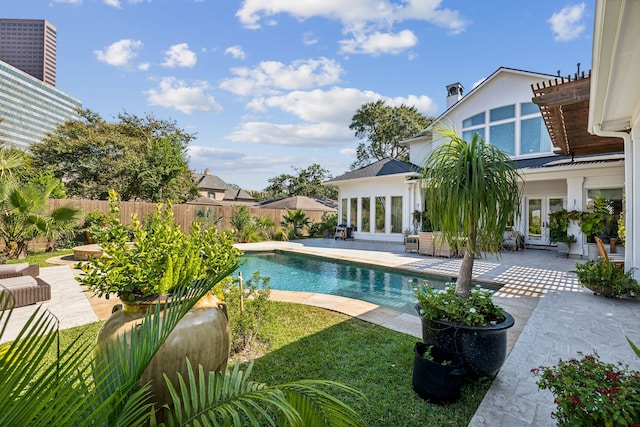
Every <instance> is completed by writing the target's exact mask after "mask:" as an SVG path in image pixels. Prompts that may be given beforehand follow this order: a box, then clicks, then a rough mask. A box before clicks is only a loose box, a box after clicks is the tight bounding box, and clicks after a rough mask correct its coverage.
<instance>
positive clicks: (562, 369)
mask: <svg viewBox="0 0 640 427" xmlns="http://www.w3.org/2000/svg"><path fill="white" fill-rule="evenodd" d="M578 354H579V355H580V356H581V358H580V359H575V358H572V359H569V360H562V359H560V361H559V362H558V364H557V365H555V366H552V367H549V366H541V367H539V368H534V369H532V370H531V372H532V373H533V374H534V375H536V376H538V377H540V379H539V380H538V381H537V384H538V387H539V388H540V389H548V390H550V391H551V392H552V393H553V395H554V396H555V400H554V403H555V404H556V406H557V410H556V411H555V412H552V414H551V416H552V417H553V418H555V419H556V420H557V421H558V424H559V425H572V426H593V425H602V426H614V425H615V426H638V423H637V422H638V419H639V418H638V417H639V416H640V393H638V390H640V372H638V371H632V370H629V367H628V366H627V365H623V364H620V363H618V364H616V365H614V364H611V363H605V362H602V361H601V360H600V357H599V356H598V353H596V352H594V353H593V354H592V355H583V354H582V353H580V352H579V353H578Z"/></svg>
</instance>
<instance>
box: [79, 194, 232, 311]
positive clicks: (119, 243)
mask: <svg viewBox="0 0 640 427" xmlns="http://www.w3.org/2000/svg"><path fill="white" fill-rule="evenodd" d="M110 205H111V212H112V213H114V212H116V213H117V211H118V209H117V198H115V197H114V198H112V199H111V202H110ZM128 231H129V229H128V228H127V227H125V226H124V225H123V224H121V223H120V221H119V220H118V219H117V216H115V215H113V216H112V217H111V218H110V224H108V225H107V227H106V228H105V230H104V233H103V234H102V237H103V238H104V239H105V240H102V241H99V243H100V245H101V246H102V249H103V251H104V252H105V254H107V255H106V256H103V257H101V258H93V259H90V260H89V261H88V262H87V263H85V264H84V265H83V267H82V269H83V271H84V273H85V274H84V275H83V276H81V277H79V278H78V279H77V280H78V281H80V283H82V284H83V285H85V286H87V287H88V288H89V289H90V290H92V291H93V292H95V293H96V294H97V295H98V296H104V297H106V298H109V295H110V294H112V293H115V294H117V295H118V296H119V297H120V298H122V299H126V300H134V299H136V298H144V297H150V296H157V295H162V294H167V293H171V292H172V290H173V289H174V288H175V287H176V286H177V285H178V284H180V283H185V282H187V283H192V282H194V281H196V280H199V279H204V278H207V277H212V276H215V275H217V274H219V273H220V272H221V271H222V269H223V268H226V267H227V266H229V265H231V264H232V263H235V262H237V258H238V256H239V253H240V252H239V251H238V250H237V249H235V248H234V247H233V242H232V241H231V239H229V238H228V237H227V236H226V234H224V233H219V232H218V231H217V230H216V229H214V228H210V229H207V230H201V229H200V226H199V224H198V223H193V225H192V227H191V230H190V232H189V233H188V234H186V233H184V232H183V231H182V230H181V229H180V226H179V225H178V224H177V223H176V221H175V219H174V217H173V211H172V209H171V204H168V205H166V206H165V207H164V208H162V205H160V204H158V205H157V207H156V211H155V212H154V213H153V214H151V215H150V216H148V217H147V218H146V219H145V221H144V225H143V223H141V222H140V221H138V219H137V217H136V215H135V214H134V215H133V216H132V227H131V233H132V236H133V241H129V233H128Z"/></svg>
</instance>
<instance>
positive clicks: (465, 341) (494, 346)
mask: <svg viewBox="0 0 640 427" xmlns="http://www.w3.org/2000/svg"><path fill="white" fill-rule="evenodd" d="M416 311H417V312H418V316H420V319H421V320H422V339H423V341H424V343H425V344H427V345H433V346H434V347H438V348H441V349H444V350H446V351H450V352H453V353H460V354H461V356H462V359H463V360H464V363H465V367H466V368H467V370H469V371H470V372H472V373H475V374H477V375H480V376H494V375H496V374H497V373H498V371H499V370H500V368H501V367H502V365H503V363H504V361H505V359H506V357H507V330H508V329H509V328H511V327H512V326H513V325H514V320H513V317H512V316H511V315H510V314H509V313H507V312H506V311H505V312H503V313H504V316H505V320H504V321H503V322H501V323H497V324H495V325H488V326H467V325H463V324H459V323H452V322H445V321H441V320H432V319H426V318H424V317H423V316H422V314H421V311H420V303H418V304H416Z"/></svg>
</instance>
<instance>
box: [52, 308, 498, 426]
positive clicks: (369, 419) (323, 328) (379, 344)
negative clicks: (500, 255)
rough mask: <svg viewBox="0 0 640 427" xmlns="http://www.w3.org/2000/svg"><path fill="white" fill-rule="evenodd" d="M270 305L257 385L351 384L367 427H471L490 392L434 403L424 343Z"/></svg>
mask: <svg viewBox="0 0 640 427" xmlns="http://www.w3.org/2000/svg"><path fill="white" fill-rule="evenodd" d="M270 304H271V307H270V309H271V310H272V312H273V317H272V318H271V319H270V320H269V321H268V322H266V323H265V324H264V325H263V326H262V329H261V331H260V334H259V337H260V339H261V340H262V341H264V342H265V343H266V344H267V347H268V351H267V352H266V354H264V355H263V356H261V357H259V358H258V359H256V360H255V362H254V367H253V372H252V376H251V379H252V380H254V381H258V382H264V383H267V384H279V383H284V382H289V381H296V380H299V379H305V378H306V379H328V380H334V381H339V382H342V383H345V384H348V385H350V386H352V387H355V388H357V389H359V390H360V391H362V392H363V393H364V394H365V396H366V398H367V401H366V402H362V401H357V400H352V399H353V398H352V397H351V396H340V397H341V398H342V399H344V400H345V401H347V402H348V403H349V404H350V405H351V406H353V407H354V408H355V409H356V410H357V411H358V412H360V413H361V414H362V415H363V417H364V421H365V425H366V426H371V427H373V426H422V425H424V426H431V425H434V426H436V425H437V426H466V425H468V423H469V421H470V420H471V417H472V416H473V414H474V412H475V411H476V409H477V407H478V405H479V404H480V401H481V400H482V398H483V397H484V395H485V393H486V391H487V389H488V387H489V385H490V384H489V381H487V380H480V381H477V382H469V383H467V384H465V385H464V386H463V389H462V397H461V399H460V401H459V402H458V403H455V404H450V405H446V406H440V405H434V404H430V403H427V402H425V401H423V400H421V399H420V398H419V397H418V396H417V395H416V394H415V393H414V392H413V390H412V389H411V374H412V370H413V346H414V344H415V342H416V338H414V337H412V336H409V335H405V334H401V333H398V332H394V331H391V330H389V329H386V328H384V327H381V326H377V325H373V324H371V323H367V322H363V321H360V320H358V319H353V318H351V317H349V316H346V315H342V314H339V313H335V312H332V311H328V310H324V309H320V308H316V307H310V306H305V305H300V304H293V303H282V302H271V303H270ZM100 325H101V322H96V323H92V324H90V325H85V326H81V327H77V328H72V329H68V330H64V331H62V332H61V339H62V340H63V341H62V342H63V343H65V342H71V341H72V340H73V339H74V338H75V337H76V336H77V335H78V334H80V333H85V334H86V336H87V337H90V339H93V337H95V335H96V334H97V331H98V329H99V327H100ZM51 357H52V358H53V357H55V356H54V353H53V352H52V354H51Z"/></svg>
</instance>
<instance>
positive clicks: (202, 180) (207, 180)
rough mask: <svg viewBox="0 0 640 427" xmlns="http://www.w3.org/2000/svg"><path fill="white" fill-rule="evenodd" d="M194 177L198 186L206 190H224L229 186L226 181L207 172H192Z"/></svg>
mask: <svg viewBox="0 0 640 427" xmlns="http://www.w3.org/2000/svg"><path fill="white" fill-rule="evenodd" d="M193 176H194V178H195V179H196V184H198V188H201V189H203V190H204V189H206V190H226V189H227V188H229V186H228V185H227V183H226V182H224V181H223V180H221V179H220V178H219V177H217V176H216V175H209V174H194V175H193Z"/></svg>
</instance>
